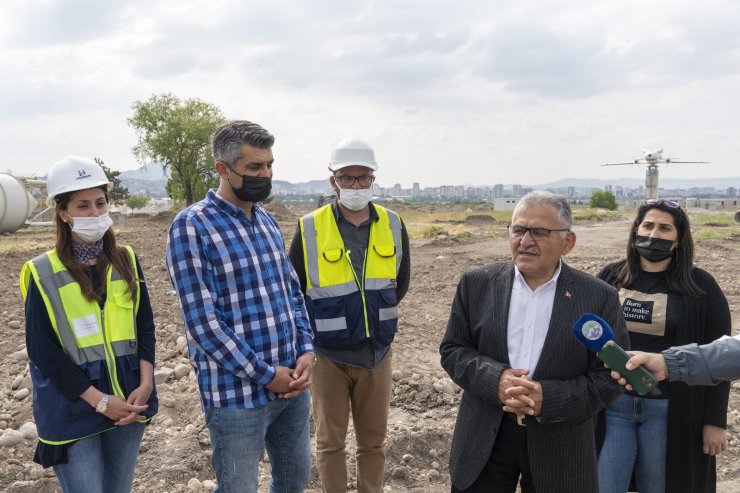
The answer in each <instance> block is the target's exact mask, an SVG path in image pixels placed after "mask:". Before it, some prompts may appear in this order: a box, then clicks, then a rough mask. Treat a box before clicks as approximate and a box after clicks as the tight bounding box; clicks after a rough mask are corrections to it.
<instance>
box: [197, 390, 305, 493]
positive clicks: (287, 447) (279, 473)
mask: <svg viewBox="0 0 740 493" xmlns="http://www.w3.org/2000/svg"><path fill="white" fill-rule="evenodd" d="M310 406H311V399H310V395H309V393H308V390H306V391H304V392H302V393H301V394H300V395H298V396H297V397H294V398H292V399H275V400H273V401H271V402H269V403H268V404H266V405H264V406H261V407H258V408H254V409H241V408H240V409H235V408H221V407H212V408H209V409H208V410H207V411H206V425H207V426H208V432H209V433H210V435H211V447H212V448H213V457H212V458H211V464H212V465H213V470H214V472H215V473H216V481H217V482H218V487H217V488H216V493H257V488H258V486H259V463H260V460H261V459H262V452H263V451H264V450H265V448H266V449H267V455H268V456H269V458H270V475H271V476H272V483H271V484H270V492H271V493H298V492H302V491H303V490H304V489H305V488H306V487H307V486H308V481H309V479H310V478H311V444H310V441H309V424H308V411H309V408H310Z"/></svg>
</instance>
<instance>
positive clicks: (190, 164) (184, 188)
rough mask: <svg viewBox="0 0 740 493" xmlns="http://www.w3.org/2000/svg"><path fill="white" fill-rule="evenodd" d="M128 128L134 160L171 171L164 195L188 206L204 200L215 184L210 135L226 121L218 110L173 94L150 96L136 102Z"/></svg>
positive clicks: (206, 104)
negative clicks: (133, 139)
mask: <svg viewBox="0 0 740 493" xmlns="http://www.w3.org/2000/svg"><path fill="white" fill-rule="evenodd" d="M131 108H132V109H133V110H134V115H133V116H132V117H131V118H129V119H128V124H129V125H130V126H131V127H132V128H133V129H134V131H135V132H136V134H137V136H138V138H139V142H138V144H136V146H135V147H134V148H133V152H134V155H135V156H136V158H137V159H138V160H139V161H140V162H142V163H144V162H148V161H150V160H155V161H159V162H160V163H162V168H163V169H164V170H165V171H166V170H167V169H168V168H169V170H170V178H169V181H168V182H167V193H168V194H169V196H170V197H171V198H172V199H173V200H184V201H185V205H190V204H192V203H193V202H195V201H196V200H200V199H202V198H203V197H205V195H206V192H207V191H208V189H209V188H212V187H215V186H217V184H218V174H217V173H216V171H215V170H214V168H213V159H212V152H211V135H212V134H213V132H214V131H215V130H216V128H217V127H218V126H219V125H221V124H222V123H223V122H224V121H225V119H224V116H223V114H222V113H221V110H220V109H219V108H218V107H217V106H215V105H213V104H210V103H206V102H204V101H201V100H199V99H195V98H193V99H185V100H183V101H181V100H180V98H178V97H176V96H173V95H172V94H160V95H156V94H155V95H152V96H151V97H150V98H149V99H147V100H146V101H136V102H135V103H134V104H133V105H132V106H131Z"/></svg>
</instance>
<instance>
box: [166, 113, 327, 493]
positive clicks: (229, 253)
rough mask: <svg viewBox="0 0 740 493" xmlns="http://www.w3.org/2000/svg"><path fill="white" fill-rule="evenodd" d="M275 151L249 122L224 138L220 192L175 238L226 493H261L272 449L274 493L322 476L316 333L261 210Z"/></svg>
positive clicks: (176, 267)
mask: <svg viewBox="0 0 740 493" xmlns="http://www.w3.org/2000/svg"><path fill="white" fill-rule="evenodd" d="M273 143H274V137H273V136H272V135H271V134H270V133H268V132H267V131H266V130H265V129H264V128H262V127H261V126H259V125H257V124H255V123H251V122H247V121H233V122H229V123H226V124H224V125H223V126H221V127H220V128H219V129H218V130H216V132H215V134H214V136H213V154H214V158H215V160H216V163H215V169H216V172H217V173H218V175H219V178H220V182H219V187H218V190H216V191H214V190H210V191H209V192H208V194H207V196H206V198H205V199H203V200H202V201H200V202H198V203H195V204H193V205H192V206H190V207H188V208H187V209H184V210H182V211H180V213H178V214H177V216H176V217H175V220H174V222H173V223H172V226H171V228H170V231H169V236H168V239H167V266H168V269H169V273H170V278H171V280H172V283H173V285H174V286H175V289H176V291H177V295H178V297H179V300H180V308H181V309H182V314H183V319H184V321H185V327H186V329H187V336H188V347H189V352H190V361H191V363H192V364H193V366H194V367H195V371H196V374H197V376H198V384H199V386H200V393H201V400H202V403H203V408H204V410H205V419H206V425H207V426H208V431H209V432H210V436H211V446H212V449H213V457H212V461H211V462H212V465H213V469H214V471H215V473H216V479H217V481H218V488H217V489H216V491H217V492H220V491H239V492H255V493H256V492H257V488H258V483H259V481H258V471H259V462H260V459H261V457H262V453H263V450H264V449H265V448H267V453H268V455H269V457H270V467H271V476H272V485H271V491H281V492H282V491H288V492H300V491H303V490H304V489H305V488H306V486H307V485H308V481H309V477H310V473H311V450H310V442H309V421H308V414H309V407H310V397H309V395H308V390H307V388H308V386H309V385H310V383H311V371H312V370H313V364H314V359H315V357H314V354H313V346H312V344H311V340H312V334H311V328H310V323H309V320H308V316H307V314H306V309H305V306H304V301H303V295H302V294H301V286H300V283H299V281H298V278H297V276H296V274H295V271H294V270H293V267H292V265H291V263H290V261H289V260H288V257H287V255H286V252H285V244H284V241H283V236H282V233H281V231H280V228H279V226H278V223H277V221H276V220H275V218H274V217H273V216H272V214H270V213H269V212H267V211H266V210H265V209H263V208H262V207H261V206H260V204H259V202H260V201H262V200H264V199H265V198H267V197H268V196H269V194H270V191H271V187H272V164H273V161H274V159H273V156H272V145H273Z"/></svg>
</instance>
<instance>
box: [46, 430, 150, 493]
mask: <svg viewBox="0 0 740 493" xmlns="http://www.w3.org/2000/svg"><path fill="white" fill-rule="evenodd" d="M145 427H146V426H145V425H144V424H143V423H131V424H129V425H125V426H116V427H115V428H113V429H112V430H108V431H106V432H103V433H100V434H98V435H94V436H91V437H88V438H83V439H82V440H78V441H76V442H75V443H73V444H72V445H71V446H70V447H69V449H67V463H66V464H57V465H55V466H54V473H55V474H56V475H57V479H58V480H59V485H60V486H61V487H62V492H63V493H130V491H131V483H132V482H133V480H134V468H135V467H136V459H137V457H138V456H139V445H140V444H141V437H142V436H143V435H144V428H145Z"/></svg>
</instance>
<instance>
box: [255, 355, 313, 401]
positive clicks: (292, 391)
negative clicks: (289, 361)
mask: <svg viewBox="0 0 740 493" xmlns="http://www.w3.org/2000/svg"><path fill="white" fill-rule="evenodd" d="M313 362H314V355H313V353H305V354H302V355H301V356H300V357H299V358H298V360H296V364H295V368H288V367H287V366H278V367H276V368H275V378H273V379H272V381H271V382H270V383H268V384H267V385H265V387H266V388H267V389H268V390H271V391H273V392H275V393H276V394H278V396H279V397H281V398H282V399H290V398H292V397H296V396H297V395H299V394H300V393H301V392H303V391H304V390H306V389H307V388H308V387H310V386H311V372H312V371H313V364H314V363H313Z"/></svg>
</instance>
